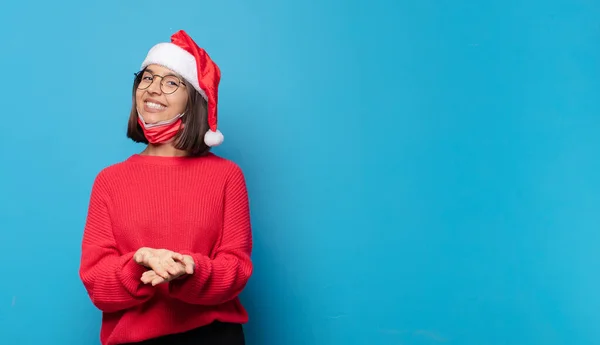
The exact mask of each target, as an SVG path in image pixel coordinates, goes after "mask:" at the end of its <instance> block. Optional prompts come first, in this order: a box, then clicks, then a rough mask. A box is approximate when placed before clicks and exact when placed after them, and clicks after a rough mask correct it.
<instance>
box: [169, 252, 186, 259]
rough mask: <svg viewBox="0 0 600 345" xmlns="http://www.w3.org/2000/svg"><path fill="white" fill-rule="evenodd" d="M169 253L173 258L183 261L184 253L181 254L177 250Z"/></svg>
mask: <svg viewBox="0 0 600 345" xmlns="http://www.w3.org/2000/svg"><path fill="white" fill-rule="evenodd" d="M169 254H170V256H171V259H173V260H177V261H183V254H180V253H177V252H170V253H169Z"/></svg>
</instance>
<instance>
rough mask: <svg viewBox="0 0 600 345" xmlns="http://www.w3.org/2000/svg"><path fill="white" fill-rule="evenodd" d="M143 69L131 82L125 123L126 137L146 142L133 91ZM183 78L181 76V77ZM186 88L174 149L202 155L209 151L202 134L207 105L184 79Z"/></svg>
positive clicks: (206, 127)
mask: <svg viewBox="0 0 600 345" xmlns="http://www.w3.org/2000/svg"><path fill="white" fill-rule="evenodd" d="M144 71H145V69H144V70H142V71H140V72H139V73H137V75H136V77H135V79H134V82H133V94H132V104H131V112H130V114H129V121H128V123H127V137H128V138H129V139H131V140H133V141H134V142H136V143H144V144H148V139H146V136H144V132H143V131H142V127H141V126H140V124H139V123H138V112H137V104H136V100H135V93H136V90H137V88H138V85H139V84H140V82H141V80H142V74H143V73H144ZM182 79H183V78H182ZM184 83H185V88H186V89H187V90H188V91H187V92H188V94H189V97H188V102H187V106H186V109H185V115H184V116H182V117H181V121H182V123H183V126H182V127H181V128H180V129H179V131H178V132H177V134H175V138H174V139H173V144H174V146H175V148H176V149H178V150H183V151H186V152H187V153H188V154H189V155H191V156H202V155H205V154H206V153H208V152H209V151H210V146H208V145H206V143H204V134H206V132H207V131H208V129H209V127H208V110H207V109H208V105H207V102H206V100H205V99H204V98H203V97H202V95H200V93H199V92H198V91H196V89H194V87H193V86H192V84H190V83H189V82H188V81H187V80H184Z"/></svg>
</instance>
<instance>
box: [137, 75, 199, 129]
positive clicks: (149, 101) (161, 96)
mask: <svg viewBox="0 0 600 345" xmlns="http://www.w3.org/2000/svg"><path fill="white" fill-rule="evenodd" d="M141 78H142V79H141V82H140V85H139V86H138V89H137V90H136V92H135V102H136V107H137V110H138V112H139V113H140V114H141V115H142V118H143V119H144V122H146V123H148V124H150V123H156V122H160V121H165V120H170V119H172V118H173V117H175V116H177V115H179V114H181V113H183V112H184V111H185V108H186V105H187V101H188V97H189V96H188V90H187V89H186V86H185V84H184V83H183V78H181V77H180V76H179V75H177V74H176V73H175V72H173V71H171V70H170V69H168V68H165V67H162V66H159V65H150V66H148V67H147V68H146V70H145V71H144V73H143V74H142V77H141ZM173 91H174V92H173Z"/></svg>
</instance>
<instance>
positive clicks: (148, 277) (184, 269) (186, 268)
mask: <svg viewBox="0 0 600 345" xmlns="http://www.w3.org/2000/svg"><path fill="white" fill-rule="evenodd" d="M182 261H183V263H181V262H177V263H176V266H177V272H175V273H172V274H169V276H168V277H167V278H164V277H162V276H160V275H158V274H157V273H156V271H154V270H149V271H146V272H144V274H142V278H141V281H142V282H143V283H144V284H152V286H156V285H158V284H162V283H165V282H169V281H171V280H174V279H177V278H179V277H181V276H183V275H184V274H193V273H194V269H195V266H196V264H195V263H194V259H193V258H192V257H191V256H189V255H183V260H182ZM169 273H170V272H169Z"/></svg>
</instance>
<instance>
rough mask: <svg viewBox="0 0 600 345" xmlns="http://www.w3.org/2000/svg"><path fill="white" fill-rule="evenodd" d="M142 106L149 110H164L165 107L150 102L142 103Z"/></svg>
mask: <svg viewBox="0 0 600 345" xmlns="http://www.w3.org/2000/svg"><path fill="white" fill-rule="evenodd" d="M144 104H145V105H146V106H147V107H148V108H150V109H156V110H164V109H165V108H166V107H165V106H164V105H162V104H160V103H155V102H151V101H146V102H144Z"/></svg>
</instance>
